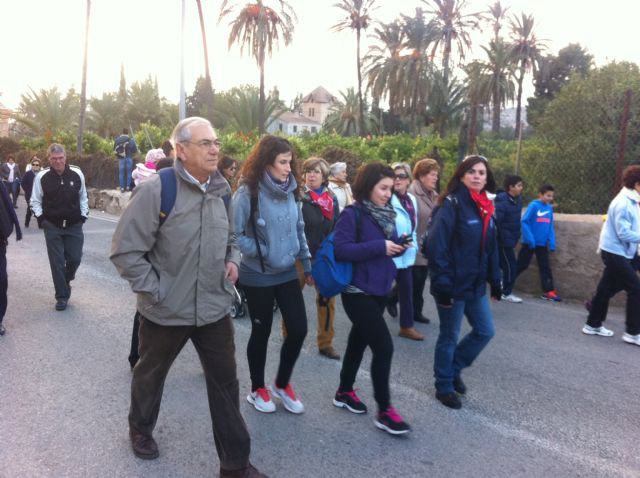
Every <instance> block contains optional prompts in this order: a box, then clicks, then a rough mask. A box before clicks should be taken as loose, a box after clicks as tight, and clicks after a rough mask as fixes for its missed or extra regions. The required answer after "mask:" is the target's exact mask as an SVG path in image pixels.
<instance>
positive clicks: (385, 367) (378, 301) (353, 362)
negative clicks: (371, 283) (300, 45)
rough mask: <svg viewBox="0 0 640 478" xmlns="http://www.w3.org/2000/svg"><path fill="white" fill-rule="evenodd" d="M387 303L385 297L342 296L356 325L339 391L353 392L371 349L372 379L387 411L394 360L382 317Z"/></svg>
mask: <svg viewBox="0 0 640 478" xmlns="http://www.w3.org/2000/svg"><path fill="white" fill-rule="evenodd" d="M386 302H387V298H386V297H377V296H371V295H366V294H342V305H343V306H344V310H345V312H346V313H347V316H348V317H349V320H350V321H351V323H352V324H353V325H352V327H351V331H350V332H349V339H348V341H347V350H346V351H345V353H344V359H343V361H342V370H341V371H340V388H339V390H340V391H341V392H349V391H351V390H353V384H354V383H355V381H356V375H357V373H358V369H359V368H360V363H361V362H362V356H363V355H364V351H365V349H366V348H367V346H368V347H370V348H371V353H372V355H373V356H372V358H371V380H372V381H373V394H374V397H375V400H376V403H377V404H378V409H379V410H386V409H387V408H388V407H389V405H390V403H391V398H390V393H389V373H390V371H391V358H392V357H393V341H392V340H391V334H389V329H388V328H387V324H386V323H385V321H384V317H383V315H382V313H383V311H384V307H385V305H386Z"/></svg>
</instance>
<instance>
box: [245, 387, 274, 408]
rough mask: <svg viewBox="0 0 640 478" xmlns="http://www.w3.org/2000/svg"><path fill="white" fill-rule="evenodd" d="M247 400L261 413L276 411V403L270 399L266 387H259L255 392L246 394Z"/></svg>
mask: <svg viewBox="0 0 640 478" xmlns="http://www.w3.org/2000/svg"><path fill="white" fill-rule="evenodd" d="M247 402H249V403H250V404H251V405H253V406H254V407H255V409H256V410H258V411H259V412H262V413H273V412H275V411H276V404H275V403H273V400H271V397H270V396H269V390H267V389H266V388H259V389H258V390H256V391H255V392H251V393H249V395H247Z"/></svg>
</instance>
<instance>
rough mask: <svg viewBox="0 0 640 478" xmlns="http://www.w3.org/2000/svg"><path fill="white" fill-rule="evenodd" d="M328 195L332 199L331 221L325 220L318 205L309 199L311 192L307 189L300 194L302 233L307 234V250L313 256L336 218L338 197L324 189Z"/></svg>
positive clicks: (331, 228)
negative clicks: (302, 220)
mask: <svg viewBox="0 0 640 478" xmlns="http://www.w3.org/2000/svg"><path fill="white" fill-rule="evenodd" d="M325 189H326V188H325ZM326 190H327V191H328V192H329V195H330V196H331V198H332V199H333V218H332V220H331V221H329V220H327V218H326V217H324V216H323V215H322V211H321V210H320V206H318V205H317V204H316V203H314V202H313V199H311V193H310V192H309V190H308V189H306V190H305V192H304V195H303V196H302V199H301V201H302V218H303V219H304V235H305V236H307V244H308V245H309V252H310V253H311V257H312V258H313V257H314V256H315V255H316V251H317V250H318V248H319V247H320V244H321V243H322V241H323V240H324V238H325V237H327V236H328V235H329V233H330V232H331V231H332V230H333V226H334V224H335V223H336V221H337V220H338V211H339V207H340V206H339V205H338V198H336V195H335V194H333V193H332V192H331V191H329V190H328V189H326Z"/></svg>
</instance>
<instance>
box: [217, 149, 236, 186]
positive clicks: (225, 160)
mask: <svg viewBox="0 0 640 478" xmlns="http://www.w3.org/2000/svg"><path fill="white" fill-rule="evenodd" d="M220 172H221V173H222V175H223V176H224V178H225V179H226V180H227V182H228V183H229V186H231V190H232V191H235V190H236V186H237V184H236V182H237V181H236V173H237V172H238V161H236V160H235V159H233V158H232V157H231V156H227V155H226V154H225V155H224V156H222V159H221V160H220Z"/></svg>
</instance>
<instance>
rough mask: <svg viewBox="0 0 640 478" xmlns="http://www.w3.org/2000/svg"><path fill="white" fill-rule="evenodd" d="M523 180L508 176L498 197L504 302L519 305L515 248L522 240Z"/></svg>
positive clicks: (499, 243)
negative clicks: (515, 290) (515, 285)
mask: <svg viewBox="0 0 640 478" xmlns="http://www.w3.org/2000/svg"><path fill="white" fill-rule="evenodd" d="M522 189H523V184H522V178H521V177H520V176H514V175H507V177H506V178H505V179H504V191H501V192H499V193H498V195H497V196H496V201H495V204H496V225H497V226H498V248H499V253H500V269H501V270H502V300H504V301H506V302H513V303H515V304H518V303H520V302H522V299H521V298H520V297H518V296H517V295H515V294H513V293H512V291H513V284H514V283H515V281H516V271H517V263H516V253H515V247H516V245H517V244H518V241H519V240H520V216H521V215H522V197H521V194H522Z"/></svg>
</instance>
